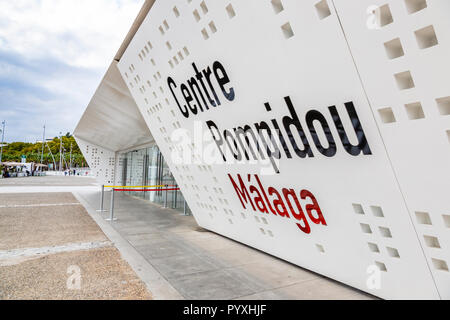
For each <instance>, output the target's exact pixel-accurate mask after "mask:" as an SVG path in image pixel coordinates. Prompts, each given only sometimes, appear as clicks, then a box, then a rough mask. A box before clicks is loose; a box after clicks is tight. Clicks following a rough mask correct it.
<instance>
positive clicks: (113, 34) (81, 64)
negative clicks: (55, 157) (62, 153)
mask: <svg viewBox="0 0 450 320" xmlns="http://www.w3.org/2000/svg"><path fill="white" fill-rule="evenodd" d="M143 3H144V0H0V101H2V102H4V103H0V121H1V120H3V119H5V120H7V123H8V128H7V140H8V141H9V142H11V141H35V140H36V139H40V137H41V135H42V132H41V131H42V129H41V128H42V125H43V124H44V123H46V124H47V134H48V136H55V135H56V134H57V133H58V132H59V131H63V132H68V131H72V130H73V129H74V128H75V125H76V123H77V122H78V120H79V118H80V116H81V114H82V112H83V111H84V109H85V108H86V106H87V104H88V103H89V100H90V99H91V97H92V95H93V93H94V91H95V89H96V87H97V85H98V83H99V82H100V79H101V78H102V76H103V74H104V72H105V71H106V69H107V67H108V66H109V64H110V63H111V61H112V59H113V56H114V55H115V53H116V52H117V50H118V49H119V46H120V44H121V42H122V41H123V39H124V38H125V36H126V34H127V32H128V30H129V29H130V27H131V25H132V23H133V21H134V19H135V17H136V16H137V14H138V12H139V9H140V8H141V6H142V4H143Z"/></svg>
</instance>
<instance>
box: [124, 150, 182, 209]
mask: <svg viewBox="0 0 450 320" xmlns="http://www.w3.org/2000/svg"><path fill="white" fill-rule="evenodd" d="M125 158H126V160H125V163H124V167H123V168H124V169H123V170H124V172H123V173H122V175H123V177H126V179H124V181H125V182H126V183H125V185H126V186H136V187H143V186H150V187H151V186H161V185H163V186H169V187H168V188H166V189H173V188H177V187H178V184H177V182H176V180H175V178H174V177H173V175H172V172H171V171H170V169H169V166H168V165H167V163H166V162H165V161H164V157H163V155H162V153H161V152H160V150H159V148H158V146H156V145H155V146H152V147H149V148H145V149H140V150H135V151H131V152H128V153H127V154H126V157H125ZM146 189H151V190H155V189H164V188H161V187H158V188H156V187H153V188H146ZM126 194H128V195H130V196H134V197H139V198H143V199H146V200H148V201H150V202H153V203H156V204H159V205H165V204H166V203H167V207H168V208H173V209H177V210H179V211H181V212H183V211H184V205H185V201H184V197H183V195H182V193H181V192H180V191H177V190H173V191H165V190H157V191H144V192H137V191H129V192H126ZM186 211H187V213H189V214H190V210H189V208H188V207H187V206H186Z"/></svg>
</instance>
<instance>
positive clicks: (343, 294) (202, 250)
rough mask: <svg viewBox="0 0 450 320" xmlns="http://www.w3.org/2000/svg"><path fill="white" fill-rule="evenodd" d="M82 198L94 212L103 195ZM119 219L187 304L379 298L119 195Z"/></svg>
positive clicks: (134, 243)
mask: <svg viewBox="0 0 450 320" xmlns="http://www.w3.org/2000/svg"><path fill="white" fill-rule="evenodd" d="M78 195H79V196H81V197H82V198H83V199H84V200H85V201H86V202H87V203H89V206H90V207H91V211H93V210H92V209H93V208H98V207H99V202H100V201H99V193H92V192H90V193H83V194H80V193H78ZM105 203H107V204H109V195H107V196H106V199H105ZM96 214H98V213H96ZM107 215H108V213H104V216H105V217H106V216H107ZM115 216H116V217H117V218H118V221H116V222H114V224H112V226H113V227H114V229H115V230H116V231H118V232H119V233H120V234H121V235H122V236H123V237H124V238H125V239H126V240H127V241H128V242H129V243H130V244H131V245H132V246H133V247H134V248H135V249H136V250H137V251H138V252H139V253H140V254H141V255H142V256H143V257H144V258H145V259H146V260H147V261H148V263H150V264H151V265H152V266H153V267H154V268H155V269H156V270H157V271H158V272H159V273H160V274H161V275H162V276H163V277H164V278H165V279H166V280H167V281H168V282H169V283H170V285H171V286H172V287H173V288H175V289H176V290H177V291H178V292H179V293H180V294H181V295H182V296H183V297H184V298H187V299H373V298H374V297H372V296H369V295H367V294H365V293H363V292H360V291H358V290H355V289H353V288H350V287H348V286H346V285H343V284H340V283H337V282H335V281H333V280H331V279H328V278H324V277H322V276H320V275H318V274H315V273H313V272H310V271H308V270H305V269H302V268H299V267H297V266H294V265H292V264H289V263H287V262H284V261H282V260H279V259H277V258H275V257H272V256H270V255H267V254H265V253H263V252H260V251H258V250H255V249H252V248H249V247H247V246H245V245H242V244H240V243H238V242H235V241H233V240H230V239H227V238H225V237H222V236H220V235H217V234H215V233H212V232H208V231H206V230H203V229H200V228H199V227H198V226H197V224H196V222H195V220H194V219H193V217H185V216H182V215H180V214H179V212H176V211H173V210H171V209H163V208H161V207H159V206H157V205H153V204H151V203H148V202H146V201H143V200H140V199H136V198H132V197H129V196H125V195H117V196H116V201H115Z"/></svg>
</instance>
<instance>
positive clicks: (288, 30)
mask: <svg viewBox="0 0 450 320" xmlns="http://www.w3.org/2000/svg"><path fill="white" fill-rule="evenodd" d="M281 30H282V31H283V34H284V37H285V38H286V39H289V38H292V37H293V36H294V31H293V30H292V27H291V24H290V23H289V22H288V23H285V24H283V25H282V26H281Z"/></svg>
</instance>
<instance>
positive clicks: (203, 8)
mask: <svg viewBox="0 0 450 320" xmlns="http://www.w3.org/2000/svg"><path fill="white" fill-rule="evenodd" d="M200 8H202V11H203V14H207V13H208V7H207V6H206V3H205V1H202V3H200Z"/></svg>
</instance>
